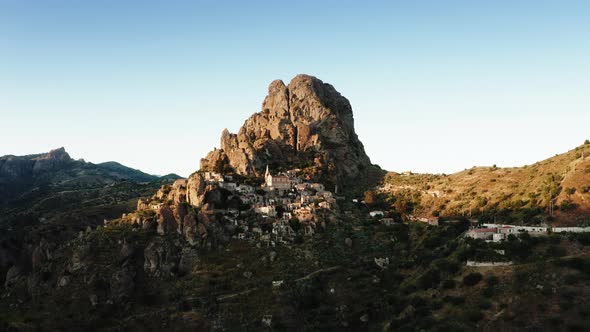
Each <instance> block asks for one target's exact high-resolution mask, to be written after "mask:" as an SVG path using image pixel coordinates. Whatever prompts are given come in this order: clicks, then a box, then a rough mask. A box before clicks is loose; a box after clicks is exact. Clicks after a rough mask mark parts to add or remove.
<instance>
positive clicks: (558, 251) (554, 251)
mask: <svg viewBox="0 0 590 332" xmlns="http://www.w3.org/2000/svg"><path fill="white" fill-rule="evenodd" d="M546 254H547V256H550V257H563V256H565V255H566V254H567V251H566V250H565V248H563V247H562V246H559V245H551V246H549V247H548V248H547V252H546Z"/></svg>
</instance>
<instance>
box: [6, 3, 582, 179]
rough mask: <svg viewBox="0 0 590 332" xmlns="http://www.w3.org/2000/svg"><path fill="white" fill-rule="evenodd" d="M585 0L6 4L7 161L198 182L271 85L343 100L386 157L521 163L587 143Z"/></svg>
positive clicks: (376, 151) (392, 166)
mask: <svg viewBox="0 0 590 332" xmlns="http://www.w3.org/2000/svg"><path fill="white" fill-rule="evenodd" d="M588 12H590V4H589V3H587V2H585V1H571V0H570V1H531V0H527V1H518V2H517V1H496V2H490V3H483V2H477V3H476V2H473V1H445V2H444V3H443V2H442V1H420V2H411V3H409V2H402V1H395V2H394V1H364V2H362V3H360V2H354V1H323V2H322V3H321V4H319V3H317V2H316V1H308V0H305V1H299V2H297V3H296V4H294V3H289V4H286V3H279V2H276V1H254V2H247V3H246V2H238V1H125V2H121V1H114V0H107V1H93V2H88V1H73V0H48V1H15V0H4V1H0V91H2V92H1V94H2V97H1V98H0V140H1V141H2V144H0V155H6V154H15V155H25V154H31V153H39V152H46V151H49V150H50V149H53V148H57V147H60V146H64V147H65V148H66V150H67V151H68V152H69V153H70V155H71V156H72V157H73V158H84V159H85V160H87V161H91V162H95V163H98V162H103V161H111V160H114V161H117V162H120V163H122V164H125V165H127V166H130V167H133V168H138V169H141V170H142V171H145V172H148V173H152V174H167V173H171V172H174V173H178V174H180V175H184V176H186V175H188V174H190V173H191V172H193V171H195V170H196V169H197V168H198V166H199V160H200V158H202V157H204V156H205V154H206V153H207V152H208V151H210V150H211V149H212V147H214V146H217V147H218V146H219V137H220V134H221V131H222V130H223V129H224V128H228V129H229V130H230V131H232V132H236V131H237V130H238V128H239V127H240V126H241V125H242V123H243V122H244V120H246V118H248V117H249V116H250V115H251V114H252V113H254V112H259V111H260V106H261V104H262V101H263V99H264V96H265V95H266V92H267V87H268V84H269V83H270V82H271V81H272V80H274V79H282V80H284V81H285V83H288V81H289V80H290V79H291V78H292V77H294V76H295V75H296V74H300V73H305V74H310V75H314V76H316V77H318V78H319V79H321V80H323V81H324V82H327V83H330V84H332V85H334V87H335V88H336V89H337V90H338V91H339V92H340V93H341V94H342V95H344V96H345V97H347V98H348V99H349V100H350V102H351V104H352V106H353V110H354V115H355V125H356V131H357V133H358V134H359V137H360V139H361V141H362V142H363V143H364V145H365V149H366V151H367V154H368V155H369V157H371V160H372V162H373V163H376V164H379V165H380V166H381V167H382V168H384V169H387V170H394V171H405V170H412V171H414V172H429V173H443V172H444V173H452V172H456V171H460V170H463V169H465V168H469V167H471V166H474V165H492V164H496V165H498V166H503V167H504V166H521V165H525V164H531V163H534V162H536V161H539V160H542V159H545V158H548V157H551V156H553V155H555V154H556V153H562V152H566V151H567V150H570V149H572V148H574V147H575V146H577V145H580V144H582V143H583V141H584V140H585V139H587V138H590V133H589V132H588V130H587V128H586V127H587V126H588V123H590V110H589V106H590V94H589V93H588V87H589V86H590V65H588V58H590V44H589V43H588V37H589V36H590V21H589V20H588V19H587V13H588Z"/></svg>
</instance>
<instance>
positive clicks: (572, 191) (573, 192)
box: [564, 188, 576, 195]
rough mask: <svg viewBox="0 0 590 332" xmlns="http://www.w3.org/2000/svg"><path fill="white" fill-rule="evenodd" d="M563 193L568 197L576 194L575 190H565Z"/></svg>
mask: <svg viewBox="0 0 590 332" xmlns="http://www.w3.org/2000/svg"><path fill="white" fill-rule="evenodd" d="M564 191H565V193H566V194H568V195H573V194H575V193H576V188H565V190H564Z"/></svg>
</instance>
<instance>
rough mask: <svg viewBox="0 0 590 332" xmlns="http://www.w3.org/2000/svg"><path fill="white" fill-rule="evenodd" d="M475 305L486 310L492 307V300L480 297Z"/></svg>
mask: <svg viewBox="0 0 590 332" xmlns="http://www.w3.org/2000/svg"><path fill="white" fill-rule="evenodd" d="M477 306H478V307H480V308H481V309H483V310H488V309H490V308H491V307H492V302H490V300H488V299H480V300H479V303H478V304H477Z"/></svg>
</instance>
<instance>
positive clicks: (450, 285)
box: [442, 279, 456, 289]
mask: <svg viewBox="0 0 590 332" xmlns="http://www.w3.org/2000/svg"><path fill="white" fill-rule="evenodd" d="M455 285H456V283H455V280H453V279H447V280H445V281H443V282H442V288H444V289H454V288H455Z"/></svg>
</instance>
